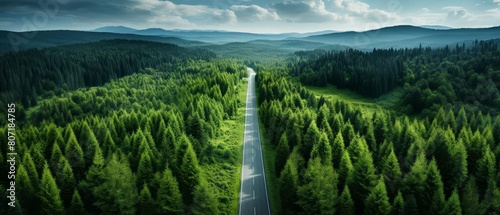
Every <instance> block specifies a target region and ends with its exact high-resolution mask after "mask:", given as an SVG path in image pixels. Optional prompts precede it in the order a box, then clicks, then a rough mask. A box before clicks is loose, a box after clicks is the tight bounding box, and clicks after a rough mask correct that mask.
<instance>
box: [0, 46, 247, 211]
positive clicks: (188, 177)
mask: <svg viewBox="0 0 500 215" xmlns="http://www.w3.org/2000/svg"><path fill="white" fill-rule="evenodd" d="M144 47H147V48H148V49H143V48H144ZM77 50H78V51H77ZM139 50H144V51H139ZM212 55H213V54H211V53H210V52H208V51H196V50H189V49H185V48H180V47H176V46H174V45H168V44H160V43H153V42H140V41H122V40H117V41H103V42H97V43H89V44H80V45H72V46H71V45H70V46H66V47H56V48H49V49H44V50H30V51H26V52H20V53H18V54H9V55H5V56H1V57H0V58H1V60H0V61H2V62H11V64H1V65H2V67H4V68H8V70H2V71H3V72H5V71H7V72H6V73H3V75H9V77H10V79H9V80H19V81H21V80H23V81H21V82H19V83H16V84H13V85H8V86H9V87H10V88H8V89H5V88H3V89H2V93H3V95H5V96H10V98H31V96H35V95H38V99H37V102H36V103H35V102H33V101H34V100H31V99H28V100H26V101H28V103H27V104H24V103H23V102H22V101H20V102H19V103H18V104H17V106H18V108H17V113H16V114H17V115H18V116H20V115H21V114H24V115H25V116H24V119H17V120H18V121H17V125H18V127H20V128H18V130H17V131H16V132H17V142H18V144H17V145H16V152H17V153H18V156H17V158H18V159H20V161H18V164H17V173H16V179H15V181H16V197H17V201H16V207H15V208H12V207H8V208H7V207H1V209H0V214H234V211H236V210H237V207H238V202H237V199H238V198H237V196H238V188H239V186H238V185H239V184H238V182H239V171H240V170H239V167H240V161H241V158H240V154H241V152H240V149H241V148H240V146H241V142H242V135H241V134H240V132H241V133H242V131H241V129H235V130H234V131H233V130H231V128H226V129H225V130H223V128H224V126H225V124H226V126H227V125H228V124H231V123H232V122H233V121H234V123H233V124H241V125H238V126H236V127H234V128H242V127H243V121H242V120H241V119H243V118H242V117H243V114H242V112H241V111H240V110H243V109H244V108H240V107H242V106H243V104H242V103H244V95H245V87H246V86H245V84H244V78H245V77H246V67H244V66H243V65H242V64H241V63H238V62H237V61H233V60H224V59H215V58H212V57H211V56H212ZM57 56H58V57H57ZM152 56H154V57H152ZM14 59H17V60H22V61H26V62H31V64H15V63H14V62H12V61H13V60H14ZM19 65H26V67H27V68H19V67H16V66H19ZM68 68H71V69H68ZM30 69H36V70H34V71H32V72H33V73H32V74H33V77H31V78H32V81H33V84H29V85H28V84H26V83H25V82H24V81H29V80H31V79H28V80H25V79H20V78H19V77H22V76H23V75H27V73H29V72H28V71H30ZM134 70H136V71H134ZM13 71H16V72H13ZM22 71H24V72H25V73H23V72H22ZM104 71H106V72H104ZM40 76H42V77H44V78H40ZM55 77H59V78H55ZM2 80H4V79H2ZM36 80H38V82H36ZM105 82H106V83H105ZM104 83H105V84H104ZM2 86H3V87H5V85H2ZM90 86H95V87H90ZM74 88H78V89H77V90H71V89H74ZM18 96H19V97H18ZM21 100H22V99H21ZM2 101H5V100H2ZM23 105H26V108H23ZM21 112H22V113H21ZM7 128H8V127H7V126H4V127H2V128H0V139H1V140H0V141H2V143H1V145H2V148H1V150H0V151H1V153H0V156H1V157H0V171H1V172H8V171H7V169H8V163H7V161H6V160H7V158H6V157H4V156H5V155H6V154H7V147H6V146H7V142H6V141H7V136H6V135H7ZM0 187H1V190H3V192H6V190H7V189H6V187H7V181H6V180H2V183H1V184H0ZM5 195H6V196H7V193H5ZM5 199H6V198H5ZM5 201H6V200H4V201H3V202H5ZM6 204H7V203H6V202H5V205H6Z"/></svg>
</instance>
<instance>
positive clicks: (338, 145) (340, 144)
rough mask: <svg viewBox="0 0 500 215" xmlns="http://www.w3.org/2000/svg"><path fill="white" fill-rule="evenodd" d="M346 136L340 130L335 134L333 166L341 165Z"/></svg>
mask: <svg viewBox="0 0 500 215" xmlns="http://www.w3.org/2000/svg"><path fill="white" fill-rule="evenodd" d="M344 150H345V147H344V138H343V137H342V133H341V132H338V133H337V135H336V136H335V140H334V141H333V142H332V160H333V167H334V168H336V169H338V168H339V165H340V160H341V159H342V156H343V154H344Z"/></svg>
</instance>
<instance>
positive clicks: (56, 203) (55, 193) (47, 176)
mask: <svg viewBox="0 0 500 215" xmlns="http://www.w3.org/2000/svg"><path fill="white" fill-rule="evenodd" d="M40 183H41V184H40V189H39V191H38V196H39V198H40V201H41V206H42V213H43V214H64V206H63V202H62V200H61V196H60V191H59V188H57V184H56V181H55V180H54V178H53V177H52V174H51V173H50V170H49V165H48V164H45V167H44V169H43V174H42V181H41V182H40Z"/></svg>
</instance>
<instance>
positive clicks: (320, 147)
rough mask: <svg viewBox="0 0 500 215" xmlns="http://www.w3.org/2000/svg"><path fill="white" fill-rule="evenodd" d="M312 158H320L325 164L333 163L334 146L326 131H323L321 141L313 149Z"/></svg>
mask: <svg viewBox="0 0 500 215" xmlns="http://www.w3.org/2000/svg"><path fill="white" fill-rule="evenodd" d="M311 158H312V159H314V158H319V159H320V161H321V163H322V164H323V165H332V162H331V161H332V147H331V146H330V142H329V141H328V137H327V135H326V133H322V134H321V136H320V138H319V142H317V143H316V144H314V146H313V148H312V151H311Z"/></svg>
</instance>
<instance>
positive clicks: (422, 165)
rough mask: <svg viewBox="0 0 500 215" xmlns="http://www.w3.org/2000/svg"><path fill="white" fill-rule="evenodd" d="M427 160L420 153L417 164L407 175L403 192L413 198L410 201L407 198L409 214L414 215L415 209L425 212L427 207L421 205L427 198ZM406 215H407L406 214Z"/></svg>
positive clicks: (406, 207) (406, 206)
mask: <svg viewBox="0 0 500 215" xmlns="http://www.w3.org/2000/svg"><path fill="white" fill-rule="evenodd" d="M426 166H427V160H426V159H425V154H424V153H420V154H419V155H418V156H417V159H416V161H415V163H413V166H412V167H411V170H410V172H409V173H408V174H406V176H405V178H404V181H403V183H404V190H403V192H404V193H406V194H407V195H411V196H412V198H410V199H408V198H406V196H405V200H406V201H405V203H406V204H407V205H405V210H407V211H408V213H412V214H413V212H412V211H413V210H414V208H417V205H418V209H421V210H424V209H425V207H424V206H421V205H425V204H424V198H425V196H426V194H427V193H426V192H425V190H426V183H425V182H426V181H427V169H426ZM405 214H407V213H406V212H405Z"/></svg>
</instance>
